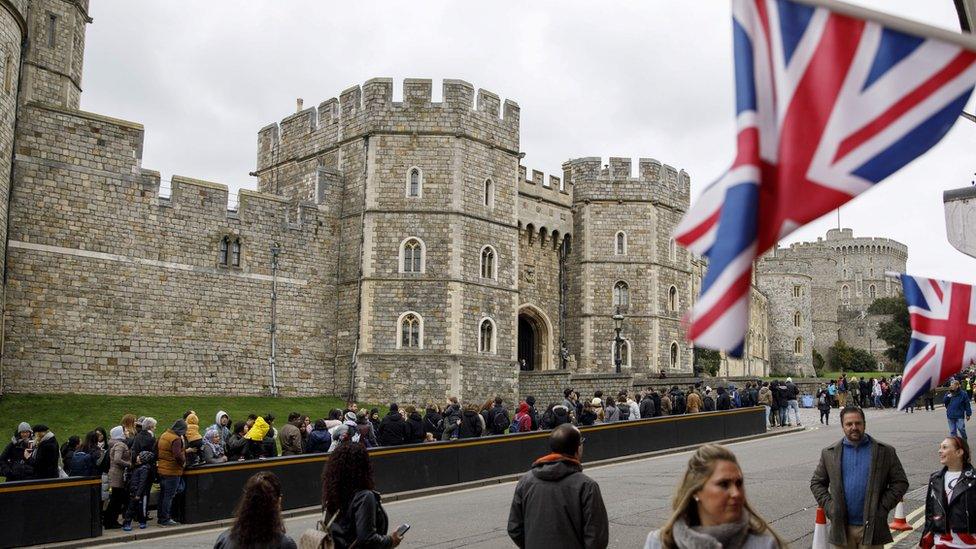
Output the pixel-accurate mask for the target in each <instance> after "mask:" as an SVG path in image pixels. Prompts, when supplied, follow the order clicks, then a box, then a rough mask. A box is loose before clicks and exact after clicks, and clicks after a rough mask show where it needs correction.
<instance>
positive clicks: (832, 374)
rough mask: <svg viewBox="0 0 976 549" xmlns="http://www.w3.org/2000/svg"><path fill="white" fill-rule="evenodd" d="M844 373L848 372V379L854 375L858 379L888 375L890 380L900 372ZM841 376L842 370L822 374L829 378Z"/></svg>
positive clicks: (823, 376)
mask: <svg viewBox="0 0 976 549" xmlns="http://www.w3.org/2000/svg"><path fill="white" fill-rule="evenodd" d="M843 373H845V374H847V379H851V378H852V377H856V378H857V379H861V378H864V377H866V378H868V379H871V378H878V379H880V378H883V377H886V378H888V379H889V380H890V379H891V378H893V377H894V376H896V375H898V374H899V373H900V372H897V373H896V372H843ZM840 376H841V372H824V373H822V374H821V375H820V377H822V378H827V379H840Z"/></svg>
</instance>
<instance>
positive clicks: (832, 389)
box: [827, 384, 837, 396]
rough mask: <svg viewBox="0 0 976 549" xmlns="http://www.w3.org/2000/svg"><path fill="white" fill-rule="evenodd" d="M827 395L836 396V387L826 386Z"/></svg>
mask: <svg viewBox="0 0 976 549" xmlns="http://www.w3.org/2000/svg"><path fill="white" fill-rule="evenodd" d="M827 394H828V395H830V396H834V395H836V394H837V387H836V386H834V385H833V384H830V385H828V386H827Z"/></svg>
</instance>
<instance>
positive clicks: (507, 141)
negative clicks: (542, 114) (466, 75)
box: [257, 78, 520, 172]
mask: <svg viewBox="0 0 976 549" xmlns="http://www.w3.org/2000/svg"><path fill="white" fill-rule="evenodd" d="M432 86H433V82H432V81H431V80H430V79H420V78H407V79H405V80H404V81H403V101H393V79H392V78H373V79H370V80H368V81H366V82H365V83H364V84H362V85H356V86H352V87H349V88H346V89H345V90H343V91H342V92H341V93H340V94H339V97H338V98H330V99H327V100H325V101H323V102H322V103H320V104H319V106H318V108H308V109H304V110H301V111H299V112H297V113H295V114H293V115H290V116H288V117H286V118H284V119H283V120H281V121H280V122H277V123H272V124H268V125H267V126H265V127H263V128H261V130H260V131H259V132H258V157H257V169H258V172H261V171H262V170H266V169H269V168H271V167H273V166H276V165H279V164H281V163H283V162H288V161H292V160H296V159H302V158H306V157H309V156H311V155H314V154H317V153H320V152H324V151H327V150H329V149H331V148H334V147H336V146H338V145H339V144H341V143H343V142H345V141H348V140H351V139H355V138H357V137H362V136H366V135H373V134H384V133H385V134H409V135H419V134H435V135H446V136H455V137H462V136H467V137H470V138H473V139H476V140H479V141H484V142H487V143H489V144H491V145H493V146H495V147H497V148H500V149H504V150H507V151H509V152H511V153H512V154H517V153H518V144H519V114H520V109H519V106H518V103H516V102H515V101H512V100H510V99H507V100H505V101H504V102H503V101H502V100H501V99H500V97H499V96H498V95H497V94H495V93H493V92H490V91H488V90H484V89H479V90H477V92H476V91H475V88H474V86H473V85H471V84H469V83H468V82H465V81H463V80H451V79H446V80H444V81H443V83H442V90H443V94H442V95H443V100H442V101H440V102H433V101H432V93H431V92H432Z"/></svg>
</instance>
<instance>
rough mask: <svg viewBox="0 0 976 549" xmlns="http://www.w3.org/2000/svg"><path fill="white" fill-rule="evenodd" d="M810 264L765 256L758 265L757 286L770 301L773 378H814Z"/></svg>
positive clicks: (770, 353)
mask: <svg viewBox="0 0 976 549" xmlns="http://www.w3.org/2000/svg"><path fill="white" fill-rule="evenodd" d="M810 269H811V268H810V264H809V263H808V262H806V261H802V260H792V259H782V258H779V257H770V256H765V257H763V258H762V259H760V260H759V261H758V262H757V264H756V285H757V286H758V287H759V290H760V291H761V292H762V293H764V294H765V295H766V297H767V299H768V305H769V324H770V326H773V327H774V329H773V330H772V331H771V333H770V339H769V349H770V350H769V359H770V370H771V373H772V374H774V375H799V376H812V375H814V370H813V347H812V346H811V343H812V341H813V323H812V322H811V321H810V320H811V319H810V311H811V299H812V298H811V288H812V284H813V279H812V277H811V276H810Z"/></svg>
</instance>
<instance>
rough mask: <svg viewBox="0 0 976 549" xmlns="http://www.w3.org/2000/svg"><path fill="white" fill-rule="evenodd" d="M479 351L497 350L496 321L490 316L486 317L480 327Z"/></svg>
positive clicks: (490, 351) (492, 351)
mask: <svg viewBox="0 0 976 549" xmlns="http://www.w3.org/2000/svg"><path fill="white" fill-rule="evenodd" d="M478 352H479V353H494V352H495V323H494V321H492V320H491V319H490V318H484V319H482V321H481V326H480V327H479V329H478Z"/></svg>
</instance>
